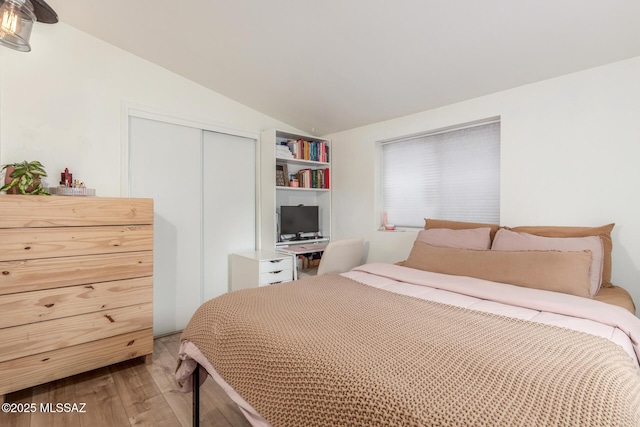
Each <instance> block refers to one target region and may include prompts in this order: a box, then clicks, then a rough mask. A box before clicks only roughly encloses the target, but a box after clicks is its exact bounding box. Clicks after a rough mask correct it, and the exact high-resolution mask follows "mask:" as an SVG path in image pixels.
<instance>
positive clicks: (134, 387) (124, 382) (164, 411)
mask: <svg viewBox="0 0 640 427" xmlns="http://www.w3.org/2000/svg"><path fill="white" fill-rule="evenodd" d="M111 374H112V375H113V379H114V381H115V384H116V387H117V390H118V393H119V394H120V396H121V398H122V401H123V403H124V405H125V406H124V409H125V411H126V412H127V415H128V416H129V421H130V423H131V425H149V426H168V427H175V426H178V425H180V423H179V421H178V419H177V418H176V416H175V415H174V413H173V412H172V411H171V408H170V407H169V406H168V405H167V401H166V400H165V398H164V396H163V395H162V393H160V390H158V387H157V386H156V384H155V382H154V381H153V379H152V378H151V376H150V375H149V373H148V372H147V369H146V366H145V365H144V364H143V363H140V362H139V361H133V360H132V361H127V362H125V363H122V364H119V365H118V366H113V367H111Z"/></svg>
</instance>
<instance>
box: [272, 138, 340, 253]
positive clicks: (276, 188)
mask: <svg viewBox="0 0 640 427" xmlns="http://www.w3.org/2000/svg"><path fill="white" fill-rule="evenodd" d="M298 140H302V141H307V142H311V144H309V145H307V147H315V148H316V150H315V151H312V150H304V152H306V153H309V152H311V151H312V152H313V153H314V154H313V157H314V158H321V159H322V160H325V159H327V160H328V161H326V162H325V161H317V160H307V159H300V158H295V157H293V158H291V157H288V156H287V157H280V156H278V154H277V153H278V150H277V149H276V146H284V145H286V144H287V141H298ZM290 145H291V148H289V151H290V152H292V153H293V152H294V151H296V150H297V152H298V153H300V152H303V151H301V150H299V147H300V146H295V144H290ZM280 150H282V148H280ZM332 154H333V153H332V152H331V141H329V140H326V139H322V138H317V137H313V136H310V135H304V134H294V133H290V132H283V131H279V130H275V129H271V130H266V131H264V132H262V135H261V138H260V178H261V183H262V185H263V187H262V189H261V191H260V210H261V214H260V230H261V231H260V248H261V249H265V250H268V249H273V248H275V247H276V243H277V242H278V237H279V236H278V223H277V219H278V218H279V213H280V206H297V205H306V206H318V208H319V209H318V211H319V225H320V230H319V232H320V234H321V235H323V236H330V235H331V176H330V172H331V160H332ZM307 157H309V156H307ZM276 168H278V169H279V172H278V176H279V177H280V178H278V180H277V178H276V175H277V174H276ZM304 169H310V170H311V171H312V172H311V174H312V179H311V182H313V184H311V185H318V187H311V188H310V187H305V186H303V185H302V183H299V184H300V186H299V187H292V186H288V185H277V183H282V182H283V181H284V182H287V183H289V182H290V178H291V176H292V175H295V174H300V175H299V176H300V178H305V179H306V177H307V176H308V175H304V176H303V173H305V174H306V173H307V172H304V171H303V170H304ZM285 171H286V172H285ZM301 171H303V172H301ZM283 172H285V173H283ZM283 175H284V180H283V179H282V177H283ZM307 182H309V181H308V180H307ZM325 187H327V188H325ZM326 240H328V238H327V239H326ZM305 242H306V243H309V242H310V241H304V242H300V243H305ZM282 244H293V243H292V242H280V243H278V246H281V245H282Z"/></svg>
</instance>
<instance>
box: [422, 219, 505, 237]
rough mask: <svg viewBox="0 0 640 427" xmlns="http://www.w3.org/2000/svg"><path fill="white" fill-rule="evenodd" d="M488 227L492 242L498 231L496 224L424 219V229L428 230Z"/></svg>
mask: <svg viewBox="0 0 640 427" xmlns="http://www.w3.org/2000/svg"><path fill="white" fill-rule="evenodd" d="M485 227H489V228H490V229H491V233H490V234H489V235H490V237H491V240H492V241H493V236H495V235H496V231H498V230H499V229H500V226H499V225H498V224H483V223H480V222H463V221H447V220H444V219H431V218H425V219H424V229H425V230H430V229H432V228H450V229H451V230H466V229H470V228H485Z"/></svg>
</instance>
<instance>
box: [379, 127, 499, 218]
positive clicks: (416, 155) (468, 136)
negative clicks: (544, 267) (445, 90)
mask: <svg viewBox="0 0 640 427" xmlns="http://www.w3.org/2000/svg"><path fill="white" fill-rule="evenodd" d="M382 203H383V210H384V212H386V214H387V223H388V224H394V225H395V226H400V227H420V228H422V227H423V226H424V218H435V219H447V220H452V221H470V222H488V223H493V224H498V223H499V222H500V123H499V122H491V123H484V124H480V125H474V126H470V127H465V128H460V129H454V130H448V131H443V132H437V133H432V134H427V135H421V136H415V137H411V138H406V139H402V140H397V141H389V142H385V143H384V144H383V145H382Z"/></svg>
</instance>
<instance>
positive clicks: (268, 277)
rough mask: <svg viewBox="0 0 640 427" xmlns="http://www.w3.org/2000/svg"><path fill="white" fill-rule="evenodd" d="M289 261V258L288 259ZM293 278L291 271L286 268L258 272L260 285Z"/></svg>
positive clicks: (287, 280)
mask: <svg viewBox="0 0 640 427" xmlns="http://www.w3.org/2000/svg"><path fill="white" fill-rule="evenodd" d="M289 263H291V260H289ZM291 280H293V271H292V270H291V268H289V269H288V270H279V271H271V272H269V273H261V274H260V286H266V285H272V284H274V283H280V282H289V281H291Z"/></svg>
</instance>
